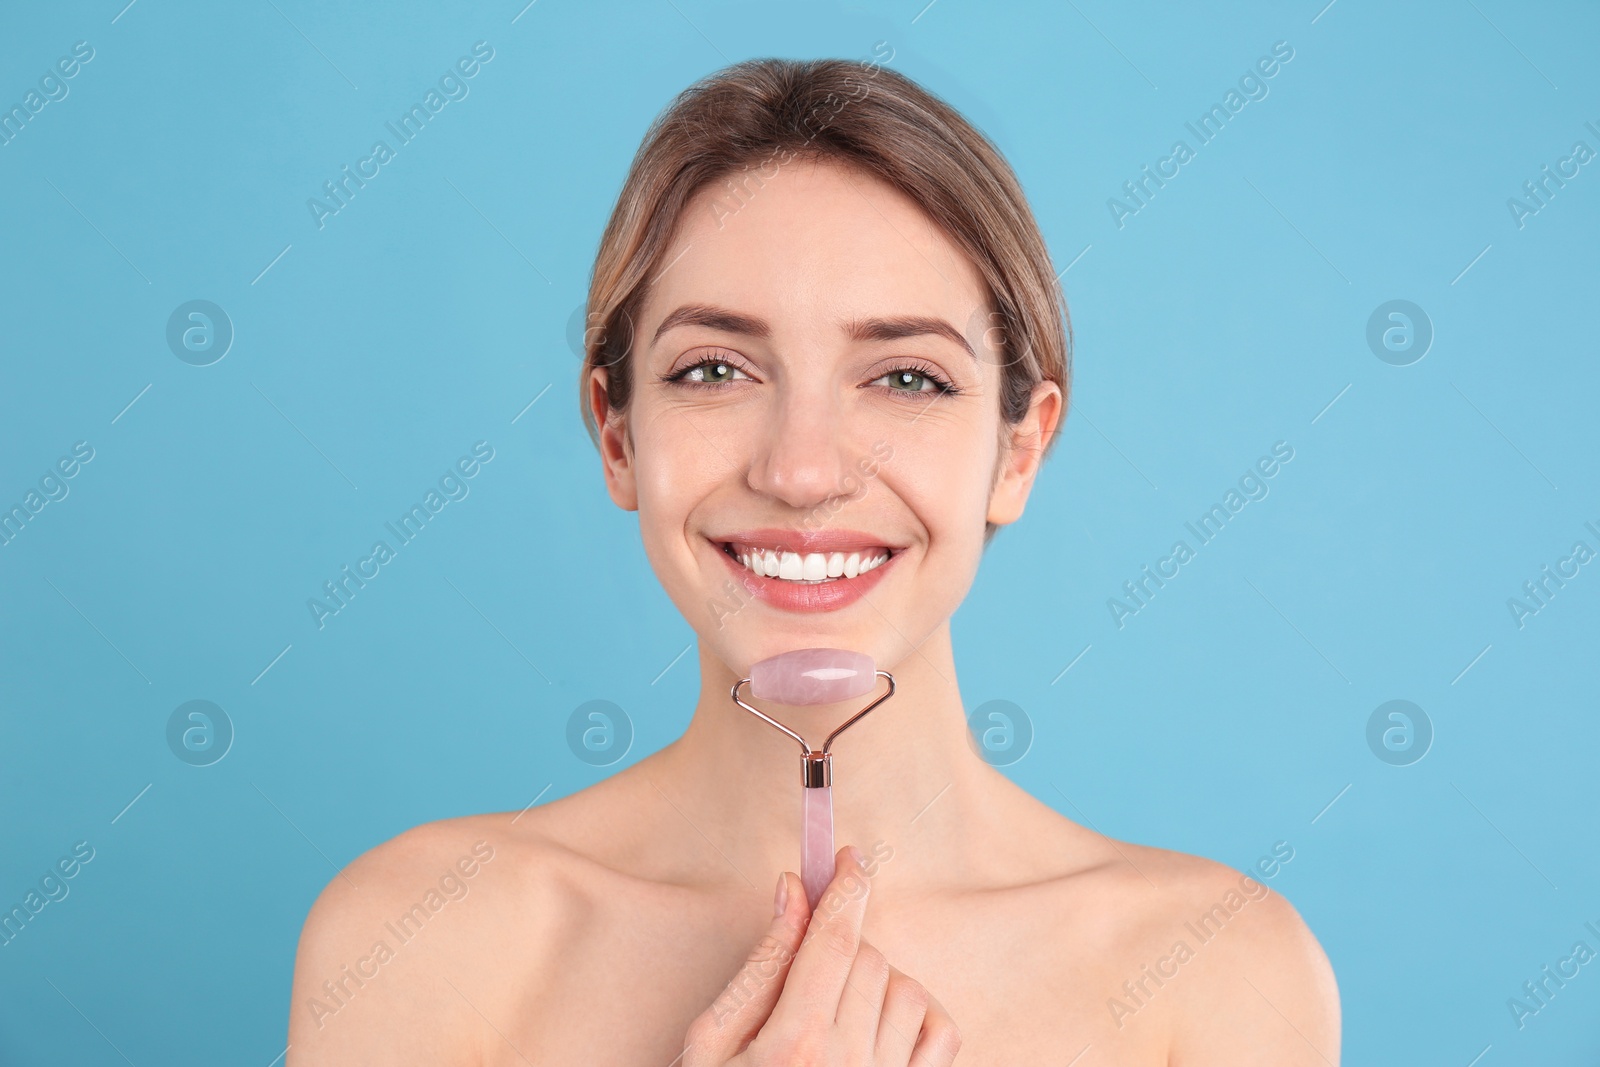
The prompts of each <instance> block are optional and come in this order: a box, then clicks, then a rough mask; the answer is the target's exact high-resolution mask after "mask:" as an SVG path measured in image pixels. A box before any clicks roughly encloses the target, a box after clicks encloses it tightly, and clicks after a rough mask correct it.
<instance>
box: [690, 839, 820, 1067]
mask: <svg viewBox="0 0 1600 1067" xmlns="http://www.w3.org/2000/svg"><path fill="white" fill-rule="evenodd" d="M774 904H775V905H777V907H776V908H775V910H776V911H777V915H776V916H775V917H774V918H773V920H772V925H771V926H770V927H768V928H767V932H766V934H765V935H764V936H763V937H762V938H761V940H760V941H758V942H756V945H755V947H754V948H752V949H751V950H750V954H749V956H748V957H747V958H746V959H745V962H744V965H743V966H741V967H740V968H739V973H738V974H735V975H734V976H733V979H732V980H731V981H729V982H728V984H727V986H726V987H724V989H723V990H722V992H721V994H719V995H718V997H717V999H716V1000H715V1001H714V1002H712V1005H711V1007H709V1008H707V1009H706V1010H705V1011H703V1012H701V1013H700V1015H699V1017H698V1018H696V1019H695V1021H694V1022H693V1023H691V1024H690V1026H689V1032H688V1034H687V1035H686V1036H685V1037H684V1045H685V1048H684V1054H683V1059H682V1063H683V1064H684V1067H702V1065H704V1067H709V1065H712V1064H716V1065H720V1064H724V1063H726V1062H728V1060H730V1059H732V1058H733V1057H734V1056H735V1055H737V1054H738V1052H739V1051H740V1050H741V1049H743V1048H744V1047H745V1045H747V1044H748V1043H749V1042H750V1040H751V1039H752V1038H754V1037H755V1035H756V1033H757V1032H759V1031H760V1030H761V1028H762V1026H763V1024H765V1023H766V1021H767V1018H768V1016H770V1015H771V1014H772V1009H773V1006H774V1005H775V1004H777V1003H778V998H779V996H780V995H781V994H782V993H783V990H784V982H785V979H786V978H787V976H788V973H789V967H790V964H791V963H792V962H793V961H794V958H795V953H796V952H797V951H798V950H799V948H800V940H801V938H802V937H803V936H804V933H805V929H806V898H805V890H804V889H802V888H801V885H800V879H799V877H798V876H796V875H793V874H790V873H789V872H788V871H785V872H783V874H782V875H780V876H779V887H778V888H776V890H775V899H774Z"/></svg>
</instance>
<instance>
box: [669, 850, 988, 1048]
mask: <svg viewBox="0 0 1600 1067" xmlns="http://www.w3.org/2000/svg"><path fill="white" fill-rule="evenodd" d="M833 863H834V866H833V881H832V882H830V883H828V888H827V889H826V890H824V891H823V894H822V897H821V899H820V900H818V901H817V910H816V912H815V913H814V914H810V915H808V914H807V911H808V909H807V907H806V899H805V893H804V892H803V891H802V890H801V886H800V879H799V878H798V877H796V876H794V875H793V874H790V873H789V872H787V871H786V872H784V874H783V876H782V880H781V881H780V883H779V885H780V888H779V890H778V900H777V901H776V903H777V910H778V914H777V917H776V918H774V919H773V920H772V927H771V929H769V930H768V931H767V934H766V936H765V937H763V938H762V939H761V940H760V941H759V942H757V943H756V946H755V948H754V949H753V950H752V951H751V953H750V956H749V958H748V959H747V960H746V961H745V964H744V966H743V967H741V968H740V969H739V973H738V974H736V975H735V976H734V978H733V980H732V981H731V982H729V983H728V986H727V988H726V989H724V990H723V991H722V994H721V995H720V996H719V997H717V1000H716V1002H715V1003H713V1004H712V1005H711V1007H709V1008H707V1009H706V1010H705V1011H704V1012H703V1013H702V1014H701V1015H700V1016H699V1017H698V1018H697V1019H695V1021H694V1022H693V1023H692V1024H691V1025H690V1027H689V1033H688V1035H687V1036H686V1037H685V1038H684V1043H685V1045H686V1046H687V1047H686V1048H685V1049H684V1054H683V1059H682V1063H683V1067H796V1065H802V1064H803V1065H808V1067H809V1065H823V1064H827V1065H840V1067H844V1065H851V1067H858V1065H859V1067H913V1065H915V1067H948V1065H949V1064H950V1063H952V1062H953V1061H954V1060H955V1057H956V1051H957V1050H958V1049H959V1048H960V1047H961V1035H960V1033H959V1032H958V1031H957V1030H956V1026H955V1023H953V1022H952V1021H951V1020H950V1016H949V1015H948V1014H947V1013H946V1012H945V1010H944V1008H943V1007H941V1006H940V1005H939V1003H938V1001H936V1000H934V999H933V998H932V997H931V996H929V994H928V992H927V990H925V989H923V988H922V986H921V985H919V984H918V983H917V982H915V981H913V980H912V979H910V978H907V977H906V976H905V975H904V974H902V973H901V972H900V971H897V970H895V969H894V968H893V967H891V966H890V965H889V961H888V960H887V959H885V958H884V955H883V953H881V952H879V951H878V950H877V949H875V948H873V947H872V946H871V945H870V944H868V943H867V942H866V941H863V940H862V938H861V923H862V920H863V918H864V917H865V916H866V911H867V896H868V894H869V892H870V885H869V881H868V877H867V872H866V870H865V868H864V867H863V866H862V864H861V854H860V852H859V851H857V850H856V849H855V848H854V847H853V846H846V847H845V848H842V849H840V850H839V851H838V852H837V853H836V854H835V855H834V858H833Z"/></svg>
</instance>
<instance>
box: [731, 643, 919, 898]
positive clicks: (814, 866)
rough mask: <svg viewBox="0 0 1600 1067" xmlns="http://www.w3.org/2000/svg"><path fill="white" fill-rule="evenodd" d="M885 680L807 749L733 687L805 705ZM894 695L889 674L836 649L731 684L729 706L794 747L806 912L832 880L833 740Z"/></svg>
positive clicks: (805, 652)
mask: <svg viewBox="0 0 1600 1067" xmlns="http://www.w3.org/2000/svg"><path fill="white" fill-rule="evenodd" d="M879 675H881V676H883V677H884V678H886V679H888V681H889V691H888V692H886V693H884V694H883V695H882V696H880V697H879V698H878V699H876V700H874V701H873V702H872V703H870V704H868V705H867V706H866V707H864V708H862V709H861V710H860V711H858V712H856V713H855V714H854V715H852V716H851V717H850V718H848V719H846V720H845V722H844V724H843V725H842V726H840V727H839V728H838V729H837V730H835V731H833V733H831V734H829V735H828V737H827V740H825V741H823V742H822V748H820V749H813V748H812V747H811V746H810V745H808V744H806V739H805V738H803V737H801V736H800V735H799V734H797V733H795V732H794V731H793V730H791V729H789V728H788V727H787V726H785V725H783V723H781V722H778V721H777V720H776V719H772V718H770V717H768V716H767V715H766V714H765V713H763V712H761V711H759V710H757V709H756V708H753V707H751V706H750V705H749V704H746V703H745V702H744V701H742V700H740V699H739V687H740V686H743V685H749V686H750V695H751V696H753V697H755V698H757V699H759V700H770V701H772V702H773V703H775V704H785V705H789V706H793V707H806V706H810V705H816V704H837V703H838V702H840V701H842V700H849V699H850V698H851V697H858V696H862V695H864V694H866V693H870V692H871V691H872V690H873V689H875V688H876V687H877V684H878V676H879ZM892 696H894V675H892V674H890V673H889V672H888V671H879V670H874V669H873V664H872V657H871V656H869V655H867V654H866V653H864V652H850V651H847V650H845V649H842V648H802V649H796V650H795V651H793V652H783V653H780V654H779V655H776V656H772V657H769V658H768V659H764V660H762V661H761V662H760V663H757V664H755V665H753V666H752V667H751V668H750V677H748V678H741V679H740V680H739V681H737V682H735V683H734V686H733V702H734V703H735V704H737V705H739V706H740V707H741V708H743V709H745V710H746V711H748V712H750V713H751V714H752V715H755V716H756V717H757V718H759V719H760V720H761V721H763V722H765V723H768V724H770V725H772V726H775V727H777V728H778V729H779V730H782V731H783V732H784V733H785V734H787V735H788V736H790V737H792V738H794V739H795V740H796V741H798V742H799V743H800V781H801V783H802V785H803V786H804V789H803V791H802V796H803V798H804V802H805V803H804V814H803V821H802V823H801V836H800V881H801V884H803V885H804V886H805V890H806V901H807V903H809V904H810V905H811V907H812V908H815V907H816V906H817V900H818V899H819V898H820V897H821V896H822V891H823V890H824V889H826V888H827V886H828V882H829V881H831V880H832V878H833V753H832V752H830V751H829V746H831V745H832V744H833V739H834V738H836V737H838V736H839V735H840V734H842V733H844V732H845V731H846V730H848V729H849V728H850V727H851V726H853V725H854V724H855V723H856V722H857V721H859V720H860V718H861V717H862V716H863V715H865V714H866V713H867V712H869V711H871V710H872V709H873V708H875V707H877V706H878V705H879V704H882V703H883V702H884V701H885V700H887V699H889V698H890V697H892Z"/></svg>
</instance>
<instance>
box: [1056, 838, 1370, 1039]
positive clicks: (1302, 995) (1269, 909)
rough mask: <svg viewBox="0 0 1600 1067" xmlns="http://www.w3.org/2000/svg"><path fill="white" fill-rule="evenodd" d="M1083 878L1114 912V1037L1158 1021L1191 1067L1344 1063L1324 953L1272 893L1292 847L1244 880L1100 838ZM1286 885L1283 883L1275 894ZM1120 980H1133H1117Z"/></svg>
mask: <svg viewBox="0 0 1600 1067" xmlns="http://www.w3.org/2000/svg"><path fill="white" fill-rule="evenodd" d="M1101 841H1102V844H1103V846H1104V853H1103V856H1104V862H1103V863H1100V864H1098V865H1096V866H1095V867H1094V868H1092V869H1090V870H1086V871H1085V872H1083V876H1084V877H1087V878H1090V879H1092V880H1093V881H1094V882H1095V883H1097V885H1096V894H1095V895H1096V896H1098V897H1100V898H1101V899H1103V900H1104V901H1105V902H1106V903H1107V906H1108V908H1110V907H1113V905H1114V911H1115V914H1116V915H1117V920H1116V921H1115V922H1114V923H1112V924H1111V925H1112V926H1113V927H1114V928H1116V929H1117V930H1118V934H1117V936H1116V941H1117V942H1118V943H1119V945H1118V948H1119V951H1117V952H1116V953H1115V956H1116V957H1117V958H1118V959H1119V960H1120V963H1121V970H1120V971H1119V972H1117V973H1118V974H1119V975H1121V976H1120V977H1119V978H1116V979H1114V980H1113V981H1112V982H1111V988H1110V989H1108V994H1109V999H1108V1000H1107V1004H1106V1011H1107V1014H1108V1018H1109V1020H1110V1021H1112V1022H1113V1023H1114V1024H1115V1028H1116V1029H1117V1030H1119V1031H1120V1030H1123V1029H1124V1028H1125V1027H1127V1026H1131V1025H1134V1020H1135V1018H1136V1017H1143V1016H1147V1015H1148V1016H1156V1017H1159V1018H1162V1019H1163V1020H1164V1023H1165V1028H1166V1030H1167V1032H1168V1033H1170V1034H1171V1040H1172V1044H1173V1053H1174V1056H1175V1058H1176V1059H1181V1062H1183V1063H1184V1064H1186V1065H1188V1064H1193V1065H1202V1064H1208V1063H1211V1062H1213V1061H1215V1062H1217V1063H1223V1062H1226V1063H1230V1064H1238V1063H1241V1062H1245V1063H1254V1062H1257V1061H1256V1059H1251V1058H1248V1057H1247V1058H1246V1059H1244V1060H1241V1059H1240V1058H1239V1057H1240V1050H1241V1049H1242V1048H1245V1047H1249V1048H1251V1049H1252V1051H1251V1052H1250V1053H1249V1056H1251V1057H1259V1060H1260V1062H1262V1063H1274V1064H1284V1063H1288V1064H1301V1063H1305V1064H1308V1065H1309V1064H1318V1065H1324V1064H1326V1063H1337V1062H1338V1056H1339V1034H1340V1017H1339V990H1338V985H1337V983H1336V981H1335V978H1334V974H1333V968H1332V966H1331V965H1330V964H1329V962H1328V957H1327V955H1326V953H1325V952H1324V951H1323V949H1322V946H1321V944H1320V943H1319V942H1318V941H1317V938H1316V936H1315V935H1314V934H1312V932H1311V930H1310V928H1309V927H1308V926H1307V925H1306V923H1305V921H1304V919H1302V918H1301V916H1300V913H1299V912H1298V911H1297V910H1296V909H1295V907H1294V905H1292V904H1291V903H1290V902H1289V901H1288V899H1287V898H1286V897H1284V896H1283V895H1282V893H1281V892H1278V891H1277V890H1276V889H1274V882H1275V880H1276V879H1278V878H1280V877H1281V876H1282V872H1283V869H1284V865H1285V864H1286V863H1288V862H1289V861H1290V860H1292V858H1293V855H1294V850H1293V848H1292V847H1291V846H1289V845H1288V844H1287V843H1286V842H1279V843H1278V844H1277V845H1276V846H1274V849H1273V850H1272V851H1270V852H1268V853H1267V854H1265V855H1263V856H1262V857H1261V858H1260V859H1258V860H1257V861H1255V862H1254V863H1252V864H1250V865H1249V867H1248V868H1247V869H1246V870H1244V871H1239V870H1235V869H1234V868H1232V867H1229V866H1228V865H1226V864H1223V863H1218V862H1216V861H1215V860H1211V859H1207V858H1205V857H1203V856H1196V855H1191V854H1188V853H1184V852H1178V851H1174V850H1170V849H1162V848H1155V847H1151V846H1148V845H1136V844H1132V843H1129V842H1123V841H1113V840H1111V839H1110V838H1104V837H1102V838H1101ZM1279 884H1281V883H1279ZM1122 972H1126V973H1125V974H1122Z"/></svg>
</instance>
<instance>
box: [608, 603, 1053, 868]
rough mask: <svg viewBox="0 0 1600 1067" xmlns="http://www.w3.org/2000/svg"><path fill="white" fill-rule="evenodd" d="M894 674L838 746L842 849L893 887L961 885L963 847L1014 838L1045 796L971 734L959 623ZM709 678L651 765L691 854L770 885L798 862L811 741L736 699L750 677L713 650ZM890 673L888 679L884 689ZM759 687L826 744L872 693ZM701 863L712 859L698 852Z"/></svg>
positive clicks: (669, 818)
mask: <svg viewBox="0 0 1600 1067" xmlns="http://www.w3.org/2000/svg"><path fill="white" fill-rule="evenodd" d="M892 673H893V675H894V679H895V695H894V696H892V697H890V698H889V699H887V700H885V701H884V702H883V703H882V704H879V705H878V706H877V707H876V708H874V709H873V710H872V711H871V712H870V713H868V714H867V715H866V716H865V717H864V718H862V719H861V720H860V721H859V722H857V723H855V724H854V725H852V726H851V727H850V728H849V729H848V730H847V731H845V732H844V733H843V734H841V735H840V736H839V738H838V739H837V740H836V741H835V742H834V744H833V746H832V750H831V751H832V753H833V806H834V839H835V846H834V847H835V848H836V849H837V848H841V847H843V846H844V845H855V846H856V847H857V848H859V849H860V850H861V851H862V853H863V855H865V856H867V857H868V858H869V859H870V858H872V857H873V856H874V855H876V856H877V857H878V858H879V859H880V860H883V862H882V867H883V871H884V874H885V876H886V878H885V882H884V885H885V887H891V886H893V885H895V884H906V885H911V884H916V885H923V886H930V887H931V886H933V885H936V884H950V883H952V882H953V881H959V880H960V875H961V873H962V872H960V871H958V870H953V869H951V858H952V857H953V856H964V855H972V854H973V851H972V850H976V849H980V848H981V849H983V850H984V851H985V852H990V853H991V855H992V854H993V853H992V850H993V849H994V847H995V845H996V844H997V839H998V838H1002V837H1009V836H1011V834H1009V833H1006V831H1012V832H1014V831H1016V830H1017V829H1018V825H1017V823H1018V821H1019V820H1020V819H1024V818H1029V817H1037V816H1038V815H1039V814H1040V813H1041V812H1040V808H1041V806H1040V805H1038V804H1037V802H1035V801H1033V800H1032V798H1030V797H1028V796H1027V794H1025V793H1023V791H1022V790H1020V789H1019V788H1017V787H1016V786H1015V785H1013V784H1012V783H1011V782H1010V781H1009V780H1008V779H1006V778H1005V776H1003V775H1001V774H1000V773H999V772H997V771H995V770H994V769H993V768H992V767H990V766H989V765H988V764H987V763H985V762H984V761H983V760H982V759H981V758H980V757H979V756H978V754H977V752H976V750H975V749H974V747H973V745H972V743H971V742H970V740H969V738H970V734H969V732H968V729H967V724H966V716H965V711H964V709H963V705H962V701H961V694H960V690H959V688H958V687H957V684H956V674H955V663H954V658H953V656H952V654H951V646H950V633H949V628H948V625H946V626H943V627H941V628H940V629H939V630H938V631H936V632H935V633H934V634H933V635H931V636H930V637H929V638H928V639H927V640H926V641H924V642H923V643H922V644H921V645H920V646H918V647H917V648H916V649H914V650H912V651H911V652H910V653H909V654H908V655H906V656H905V657H904V658H903V659H902V660H901V661H900V662H899V663H897V664H895V665H894V669H893V671H892ZM700 677H701V692H700V700H699V702H698V704H697V705H696V708H695V713H694V718H693V720H692V721H691V722H690V724H689V727H688V729H687V730H685V731H684V734H683V736H682V737H681V738H679V739H678V740H677V741H675V742H673V743H672V744H671V745H668V746H667V747H666V748H664V749H663V750H662V751H661V752H660V753H658V754H657V756H656V757H654V758H652V759H651V760H649V761H646V762H647V764H648V767H647V766H646V765H645V764H641V765H640V768H639V769H640V770H641V771H644V772H645V774H646V776H647V777H648V778H649V779H650V785H649V786H647V787H646V788H647V789H649V788H650V787H654V789H655V790H659V792H660V794H661V796H660V798H657V799H658V800H659V799H662V798H664V799H666V800H667V801H668V802H669V803H670V805H671V808H675V809H677V810H676V813H674V812H673V811H671V810H670V809H668V810H666V811H665V816H666V820H665V821H664V822H663V823H662V826H663V828H664V829H663V831H662V832H663V834H664V835H665V836H666V837H667V838H668V839H669V840H672V839H678V840H683V841H688V842H689V849H688V852H687V854H688V855H690V856H700V855H702V854H703V855H704V856H709V857H710V859H711V860H713V861H715V862H713V863H711V864H710V869H711V870H713V871H720V874H713V875H712V877H713V878H718V877H720V876H725V877H726V878H727V879H729V880H731V881H733V882H741V881H743V882H750V883H752V884H761V885H765V884H767V883H770V882H772V881H773V880H774V876H775V874H776V872H777V871H780V870H791V871H798V870H799V863H800V822H801V818H800V812H801V791H802V789H803V786H802V784H801V777H800V772H801V760H800V746H799V745H798V744H797V743H796V742H795V741H794V740H793V739H792V738H790V737H787V736H785V735H784V734H782V733H780V732H779V731H778V730H776V729H774V728H773V727H772V726H771V725H769V724H768V723H765V722H762V721H761V720H760V719H758V718H756V717H755V716H754V715H752V714H750V713H749V712H748V711H746V710H744V709H743V708H741V707H739V706H738V705H736V704H735V703H733V701H732V699H731V698H730V696H729V692H730V690H731V689H732V687H733V684H734V683H735V682H737V681H738V680H739V679H738V677H737V676H735V675H733V674H732V673H731V672H729V671H728V669H727V667H726V666H724V665H723V664H722V663H721V662H720V661H718V660H716V659H715V658H714V657H711V656H710V655H708V653H707V652H706V651H705V650H704V649H703V648H702V650H701V653H700ZM885 685H886V683H884V682H883V681H882V679H879V682H878V686H877V688H876V689H875V690H874V692H876V693H882V692H883V690H884V688H885ZM748 689H749V687H748V686H746V687H745V691H744V692H742V693H741V694H740V695H741V697H743V698H744V699H745V700H746V702H747V703H750V704H753V705H755V706H756V707H760V708H761V709H762V710H763V711H764V712H766V713H767V714H770V715H771V716H772V717H773V718H774V719H777V720H778V721H779V722H782V723H784V724H785V725H787V726H788V727H789V728H790V729H792V730H794V731H795V732H796V733H798V734H800V735H801V736H802V737H804V738H805V739H806V740H807V742H809V743H810V745H811V746H812V747H813V748H820V747H821V745H822V742H823V740H824V739H825V738H826V737H827V736H828V734H829V733H830V732H831V731H833V730H834V729H836V728H837V727H838V726H839V725H840V724H841V723H843V722H844V721H845V720H847V719H848V718H850V717H851V716H852V715H854V714H855V713H856V712H858V711H860V710H861V708H863V707H865V706H866V704H868V703H870V702H871V700H872V699H873V697H872V696H870V695H869V696H865V697H861V698H859V699H858V700H855V701H851V702H849V703H847V704H841V705H834V706H829V707H825V708H787V707H776V708H775V707H772V706H770V705H767V706H763V705H762V703H761V702H760V701H757V700H754V699H751V698H750V697H749V694H748ZM661 807H662V808H666V805H661ZM673 826H675V827H676V829H667V828H666V827H673ZM713 849H714V851H712V850H713ZM717 853H720V854H721V859H720V860H718V859H717ZM885 855H889V856H892V858H891V859H888V860H884V857H885ZM724 861H725V862H724ZM1018 862H1025V860H1024V859H1023V858H1022V857H1018ZM688 866H689V867H690V868H691V869H696V870H705V869H707V867H706V864H704V863H700V862H697V861H691V862H690V863H689V864H688Z"/></svg>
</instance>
